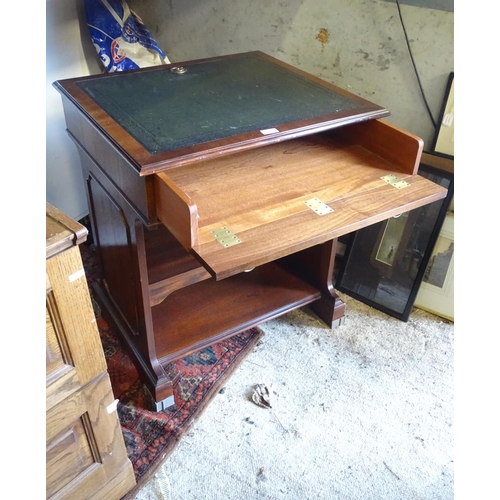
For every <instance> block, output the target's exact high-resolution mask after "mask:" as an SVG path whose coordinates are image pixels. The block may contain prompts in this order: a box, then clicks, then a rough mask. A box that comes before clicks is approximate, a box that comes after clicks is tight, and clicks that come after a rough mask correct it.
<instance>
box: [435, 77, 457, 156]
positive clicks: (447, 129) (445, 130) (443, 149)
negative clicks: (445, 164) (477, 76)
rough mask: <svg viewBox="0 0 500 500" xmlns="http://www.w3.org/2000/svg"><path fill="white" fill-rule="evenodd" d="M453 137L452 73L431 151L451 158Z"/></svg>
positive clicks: (453, 93)
mask: <svg viewBox="0 0 500 500" xmlns="http://www.w3.org/2000/svg"><path fill="white" fill-rule="evenodd" d="M454 137H455V91H454V73H450V76H449V77H448V83H447V85H446V91H445V96H444V100H443V104H442V106H441V110H440V113H439V119H438V127H437V129H436V133H435V135H434V139H433V142H432V151H434V152H435V153H438V154H441V155H443V156H445V157H447V158H453V157H454V156H455V154H454Z"/></svg>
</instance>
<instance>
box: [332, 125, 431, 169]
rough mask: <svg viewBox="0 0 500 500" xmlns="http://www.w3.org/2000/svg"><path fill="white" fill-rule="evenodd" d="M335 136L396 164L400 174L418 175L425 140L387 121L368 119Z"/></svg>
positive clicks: (340, 131)
mask: <svg viewBox="0 0 500 500" xmlns="http://www.w3.org/2000/svg"><path fill="white" fill-rule="evenodd" d="M335 133H336V134H337V133H338V134H339V135H341V136H342V137H344V138H346V139H349V140H350V141H352V142H354V143H356V144H362V145H363V147H365V148H366V149H368V150H370V151H372V152H373V153H375V154H377V155H379V156H381V157H382V158H384V159H385V160H387V161H389V162H392V163H394V164H395V165H397V166H399V167H400V168H401V171H402V172H404V173H406V174H409V175H415V174H416V173H417V172H418V166H419V165H420V158H421V156H422V151H423V149H424V141H423V140H422V139H420V137H417V136H416V135H413V134H410V133H409V132H407V131H405V130H403V129H400V128H399V127H396V126H395V125H392V124H390V123H388V122H386V121H385V120H381V119H379V120H369V121H366V122H363V123H357V124H356V125H354V126H353V125H351V126H346V127H341V128H339V129H337V130H336V131H335Z"/></svg>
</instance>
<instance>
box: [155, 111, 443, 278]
mask: <svg viewBox="0 0 500 500" xmlns="http://www.w3.org/2000/svg"><path fill="white" fill-rule="evenodd" d="M422 148H423V142H422V141H421V139H419V138H418V137H415V136H413V135H411V134H409V133H407V132H404V131H402V130H400V129H398V128H397V127H394V126H392V125H390V124H388V123H386V122H384V121H382V120H370V121H368V122H364V123H359V124H354V125H349V126H345V127H342V128H341V129H338V130H333V131H328V132H325V133H322V134H316V135H311V136H307V137H303V138H299V139H294V140H290V141H287V142H284V143H279V144H273V145H270V146H267V147H265V148H260V149H257V150H252V151H246V152H240V153H238V154H234V155H232V156H231V157H223V158H220V159H217V160H209V161H206V162H202V163H198V164H194V165H186V166H184V167H179V168H176V169H171V170H169V171H168V172H167V173H159V174H156V176H155V177H156V179H155V182H156V200H157V201H156V208H157V214H158V218H159V219H160V220H161V221H162V222H163V223H164V224H165V225H166V226H167V228H168V229H169V230H170V231H171V232H172V233H173V234H174V235H175V236H176V238H177V239H178V240H179V241H180V243H181V244H182V245H183V246H184V247H185V248H187V249H190V250H191V251H192V252H193V253H194V254H195V255H196V256H197V257H198V259H199V260H200V261H201V262H202V263H203V265H204V266H205V267H206V268H207V270H208V271H209V272H210V273H211V274H212V275H213V276H215V277H216V278H217V279H223V278H226V277H228V276H231V275H233V274H236V273H239V272H241V271H244V270H247V269H249V268H253V267H255V266H258V265H262V264H264V263H267V262H270V261H273V260H275V259H277V258H280V257H283V256H286V255H289V254H291V253H295V252H296V251H299V250H302V249H305V248H308V247H311V246H313V245H316V244H319V243H323V242H324V241H327V240H329V239H332V238H336V237H338V236H341V235H343V234H346V233H349V232H352V231H355V230H357V229H360V228H362V227H365V226H368V225H370V224H373V223H376V222H379V221H381V220H384V219H387V218H389V217H392V216H394V215H398V214H400V213H403V212H406V211H408V210H411V209H414V208H417V207H419V206H422V205H425V204H427V203H431V202H433V201H436V200H438V199H441V198H444V197H445V196H446V189H444V188H442V187H441V186H438V185H436V184H435V183H433V182H431V181H429V180H427V179H425V178H423V177H421V176H419V175H418V174H417V173H416V172H417V170H418V164H419V162H420V157H421V154H422ZM386 175H395V176H396V177H398V178H399V179H401V180H403V181H406V182H407V183H408V185H407V187H405V188H403V189H398V188H397V187H394V186H393V185H391V184H389V183H387V182H386V181H385V180H383V179H382V177H383V176H386ZM312 199H317V200H320V201H321V202H322V203H324V204H325V205H327V206H328V207H329V208H330V209H332V210H333V211H332V212H330V213H326V214H324V215H318V213H316V212H315V211H313V210H312V209H311V208H310V207H309V206H308V204H306V203H305V202H308V201H309V200H312ZM221 227H226V228H227V229H229V230H230V231H231V232H232V233H233V234H234V235H235V236H236V237H237V238H238V239H239V240H240V241H241V242H240V243H238V244H235V245H232V246H229V247H225V246H223V244H221V243H220V242H219V241H218V240H217V239H215V238H214V234H213V231H216V230H217V229H218V228H221Z"/></svg>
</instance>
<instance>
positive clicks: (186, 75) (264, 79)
mask: <svg viewBox="0 0 500 500" xmlns="http://www.w3.org/2000/svg"><path fill="white" fill-rule="evenodd" d="M179 67H181V68H182V69H181V71H178V70H176V68H179ZM54 86H55V87H56V88H57V89H58V90H59V91H60V92H61V93H62V94H63V95H66V96H67V97H68V98H70V100H72V101H73V102H74V103H75V104H77V106H79V107H80V108H81V109H82V110H83V111H84V112H85V113H86V114H87V116H88V117H89V118H90V119H91V120H93V121H94V122H95V123H96V124H97V125H98V127H99V128H100V129H101V131H102V132H104V133H105V134H106V135H107V136H108V137H109V138H110V139H111V140H112V141H113V142H114V143H115V146H116V147H117V148H118V149H120V150H121V151H122V152H123V153H124V154H125V155H126V156H127V157H128V158H129V159H130V160H131V161H132V164H133V166H134V167H135V168H136V169H137V170H138V172H139V174H140V175H148V174H152V173H155V172H159V171H162V170H166V169H168V168H171V167H174V166H180V165H183V164H186V163H191V162H193V161H197V160H198V159H200V158H204V159H206V158H207V157H210V156H214V155H221V154H226V153H232V152H234V151H238V150H242V149H248V148H253V147H258V146H263V145H266V144H270V143H275V142H279V141H282V140H286V139H292V138H295V137H298V136H303V135H307V134H311V133H315V132H318V131H320V130H327V129H330V128H334V127H337V126H341V125H346V124H350V123H355V122H359V121H363V120H367V119H373V118H381V117H384V116H387V115H389V112H388V111H387V110H386V109H384V108H382V107H380V106H378V105H376V104H373V103H371V102H369V101H366V100H364V99H362V98H360V97H358V96H356V95H354V94H351V93H349V92H346V91H344V90H342V89H340V88H338V87H336V86H334V85H331V84H329V83H327V82H324V81H322V80H320V79H318V78H315V77H313V76H311V75H309V74H307V73H305V72H303V71H301V70H298V69H297V68H294V67H292V66H290V65H288V64H285V63H283V62H282V61H279V60H277V59H275V58H272V57H270V56H268V55H266V54H263V53H261V52H249V53H243V54H235V55H229V56H222V57H218V58H210V59H203V60H198V61H191V62H186V63H181V64H170V65H165V66H155V67H152V68H143V69H140V70H133V71H128V72H124V73H112V74H103V75H94V76H90V77H82V78H73V79H68V80H60V81H57V82H55V83H54Z"/></svg>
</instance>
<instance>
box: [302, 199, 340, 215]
mask: <svg viewBox="0 0 500 500" xmlns="http://www.w3.org/2000/svg"><path fill="white" fill-rule="evenodd" d="M304 203H305V204H306V205H307V206H308V207H309V208H310V209H311V210H312V211H313V212H316V213H317V214H318V215H326V214H329V213H332V212H333V211H334V210H333V208H330V207H329V206H328V205H327V204H326V203H323V202H322V201H321V200H319V199H318V198H311V199H310V200H307V201H304Z"/></svg>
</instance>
